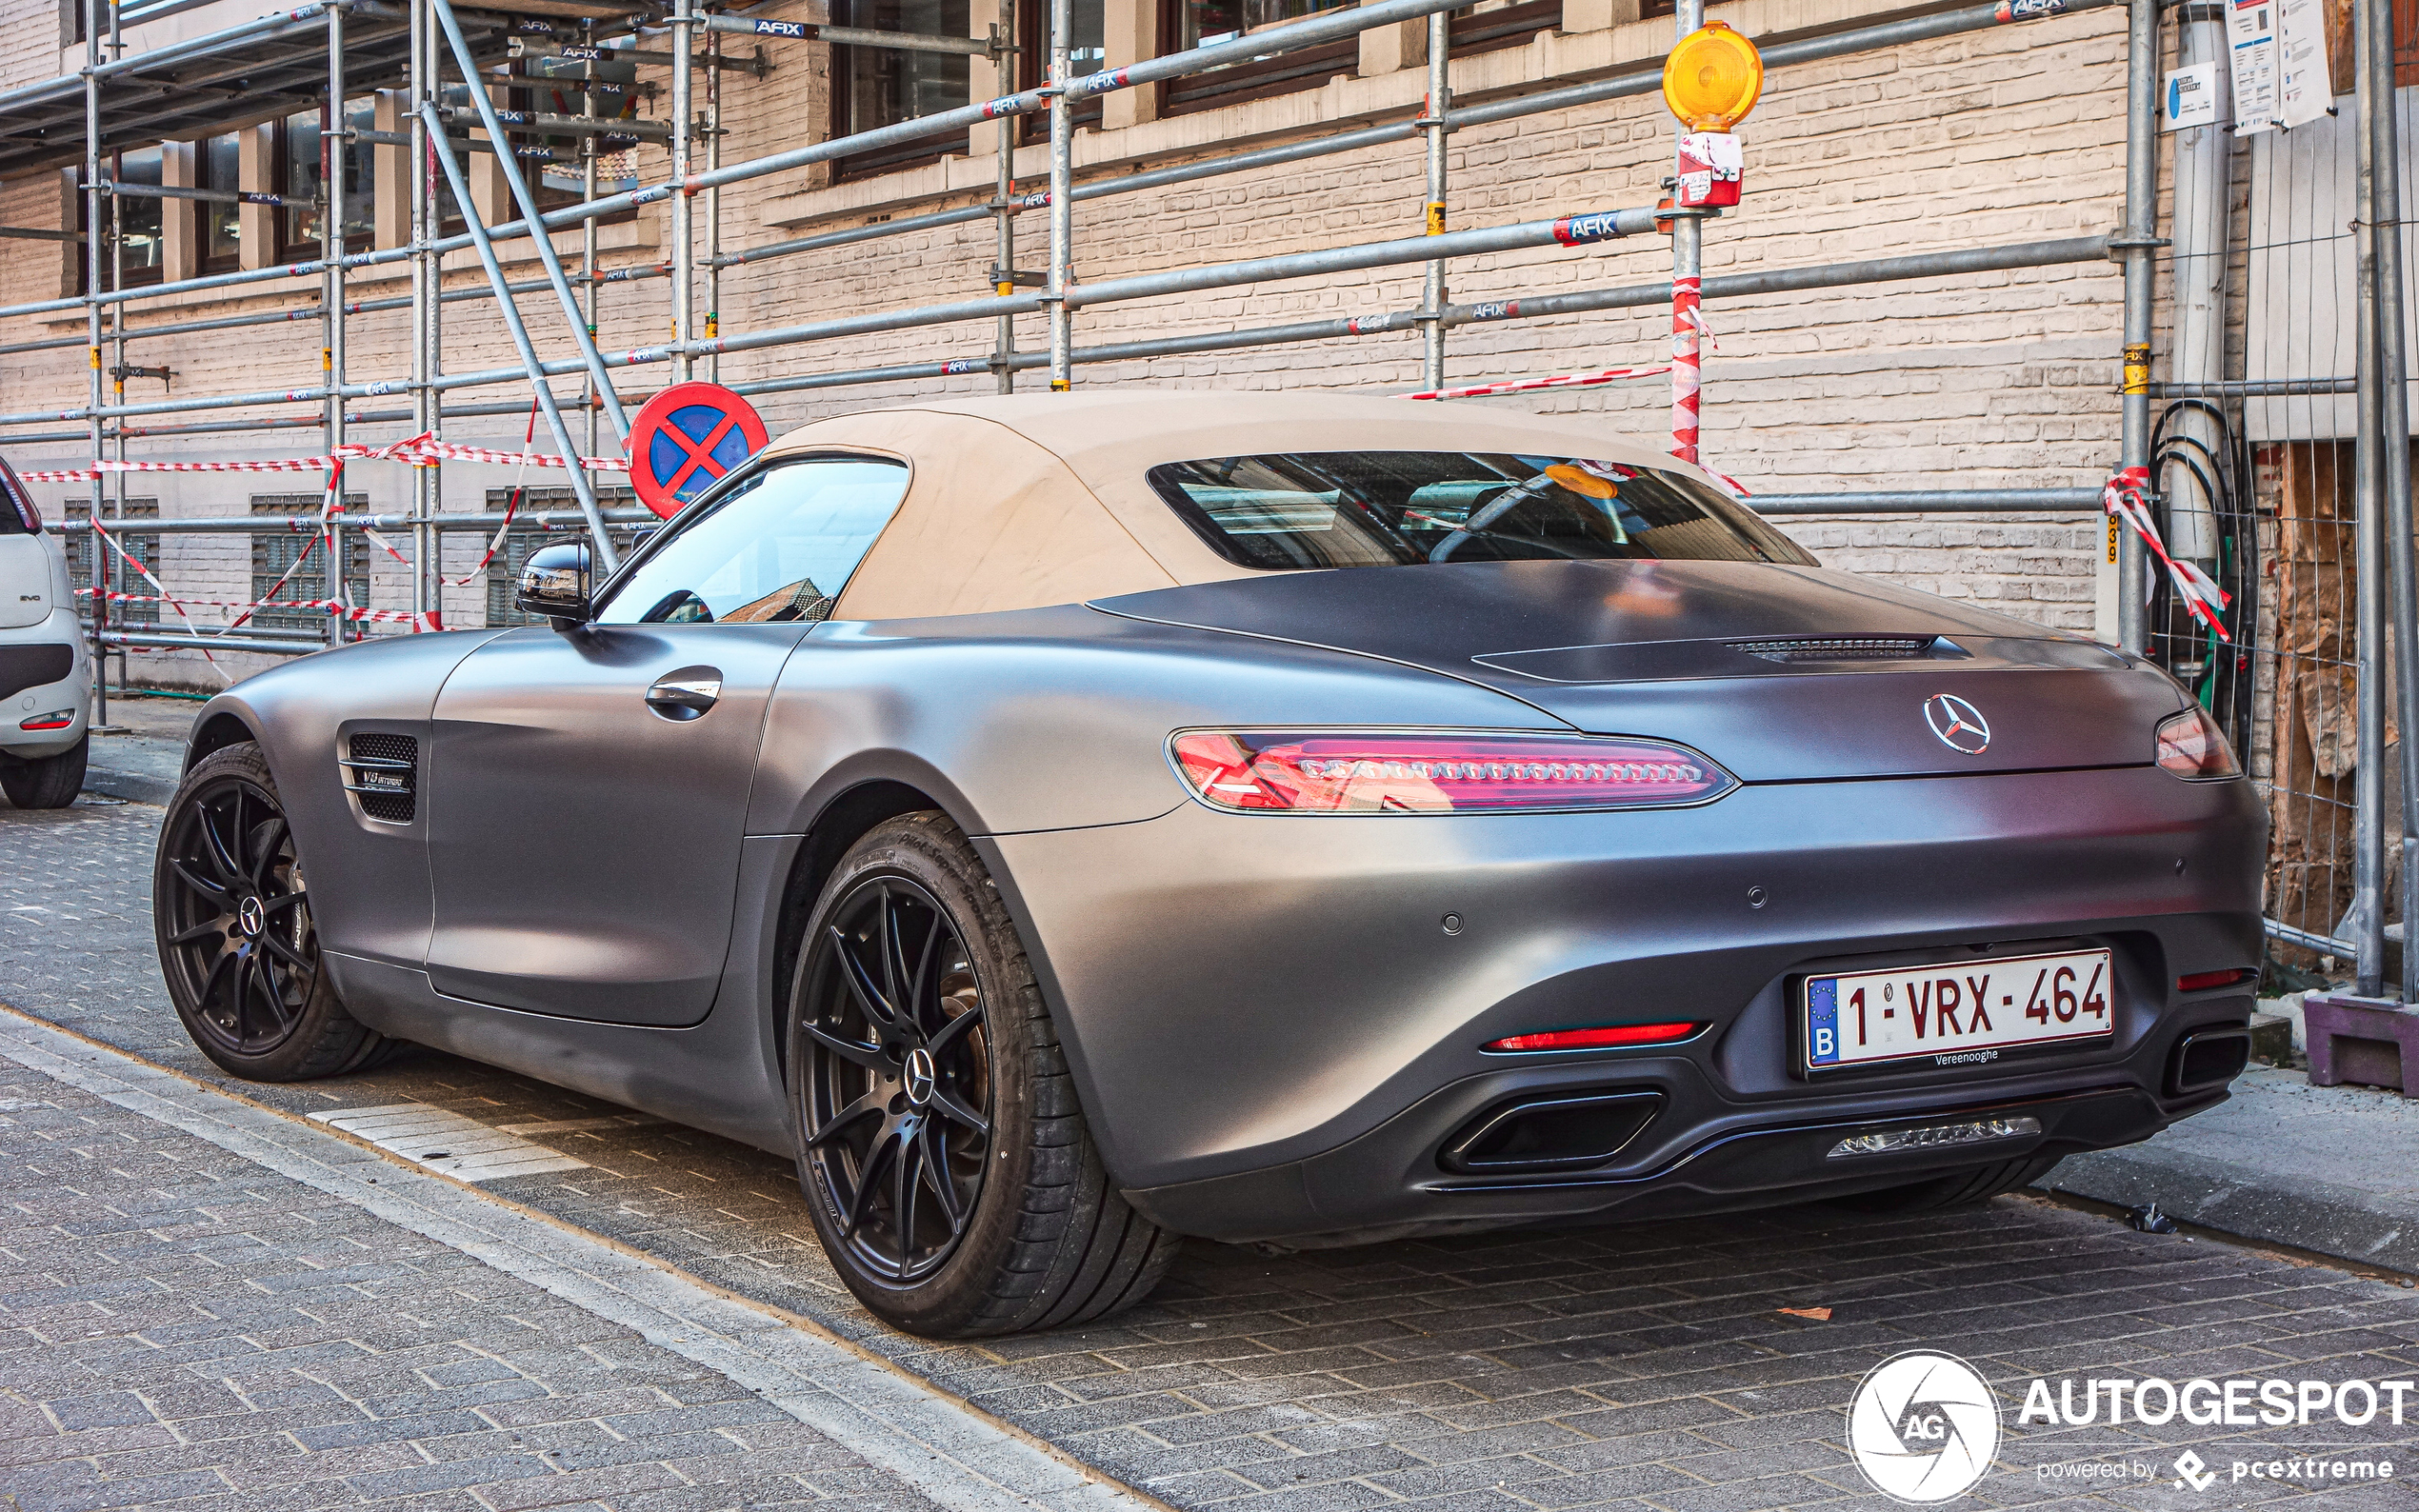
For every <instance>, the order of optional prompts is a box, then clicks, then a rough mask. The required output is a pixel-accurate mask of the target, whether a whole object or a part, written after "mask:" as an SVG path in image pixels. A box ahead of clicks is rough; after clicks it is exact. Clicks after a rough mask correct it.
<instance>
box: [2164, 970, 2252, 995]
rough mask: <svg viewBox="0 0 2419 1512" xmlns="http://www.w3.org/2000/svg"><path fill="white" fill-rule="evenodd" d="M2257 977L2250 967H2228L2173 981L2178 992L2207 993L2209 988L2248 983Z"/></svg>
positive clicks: (2195, 973) (2196, 973)
mask: <svg viewBox="0 0 2419 1512" xmlns="http://www.w3.org/2000/svg"><path fill="white" fill-rule="evenodd" d="M2257 975H2259V972H2258V971H2257V970H2256V969H2255V968H2253V967H2250V966H2229V968H2227V969H2226V970H2224V971H2195V972H2193V973H2192V974H2191V975H2190V976H2189V977H2177V978H2176V979H2175V990H2176V991H2178V992H2207V991H2208V990H2209V988H2211V987H2230V986H2232V985H2234V984H2235V983H2237V982H2249V980H2250V979H2251V978H2253V977H2255V976H2257Z"/></svg>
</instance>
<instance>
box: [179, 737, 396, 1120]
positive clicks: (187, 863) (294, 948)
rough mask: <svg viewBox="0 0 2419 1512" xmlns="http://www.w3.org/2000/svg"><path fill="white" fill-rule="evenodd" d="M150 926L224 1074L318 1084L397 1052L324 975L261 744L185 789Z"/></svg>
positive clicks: (182, 1014)
mask: <svg viewBox="0 0 2419 1512" xmlns="http://www.w3.org/2000/svg"><path fill="white" fill-rule="evenodd" d="M151 919H152V932H153V935H154V937H155V939H156V940H157V942H158V945H159V952H160V970H161V973H162V974H163V975H164V976H165V977H166V978H167V981H168V995H169V1001H170V1003H172V1004H174V1005H175V1007H176V1016H177V1017H178V1018H179V1019H181V1020H182V1021H184V1025H185V1032H186V1033H187V1034H189V1035H190V1036H191V1037H192V1040H193V1044H195V1045H196V1046H198V1047H199V1048H200V1050H201V1052H202V1053H203V1054H204V1055H206V1056H208V1057H210V1061H211V1062H212V1063H213V1064H216V1065H217V1066H218V1067H219V1068H220V1069H221V1070H224V1071H226V1072H228V1073H230V1075H234V1076H239V1077H242V1078H244V1079H245V1080H246V1081H250V1082H309V1081H313V1080H316V1079H318V1078H321V1077H329V1076H341V1075H343V1074H345V1073H346V1072H349V1071H357V1070H362V1069H366V1068H367V1067H369V1066H370V1065H372V1064H376V1063H377V1062H379V1061H382V1060H384V1059H386V1058H387V1057H388V1056H390V1055H391V1054H392V1053H393V1052H394V1050H395V1049H396V1048H397V1045H398V1042H396V1041H393V1040H390V1039H388V1038H387V1037H386V1036H385V1035H382V1034H379V1033H377V1032H376V1031H375V1030H373V1029H371V1028H370V1026H369V1025H365V1024H363V1023H362V1022H361V1021H360V1020H358V1019H356V1018H354V1017H353V1016H352V1015H351V1014H350V1013H348V1012H346V1011H345V1005H344V1004H343V1003H341V1002H339V1001H338V1000H337V997H336V986H335V983H334V982H333V981H332V980H330V976H329V973H328V972H327V971H326V970H324V969H322V967H321V965H320V958H319V936H318V931H317V929H316V928H315V927H314V925H313V924H312V922H311V917H310V897H309V893H308V887H307V879H306V878H305V876H304V873H303V869H302V859H301V857H300V856H299V855H298V854H297V853H296V851H295V848H294V840H293V834H292V831H291V830H290V828H289V827H288V826H287V824H286V811H285V807H284V806H283V805H282V804H281V803H280V802H279V800H278V797H277V780H276V778H274V777H273V776H271V775H270V770H269V762H268V759H267V758H266V757H264V756H262V755H261V751H260V747H259V746H256V745H254V744H252V743H251V742H250V741H246V742H244V743H242V744H239V745H234V746H227V747H225V748H223V749H220V750H216V751H213V752H211V753H210V755H209V756H206V757H204V758H203V759H202V760H201V761H200V762H198V763H196V764H195V765H194V766H193V769H192V770H191V771H190V772H188V773H186V775H185V780H184V781H183V782H182V783H180V784H178V785H177V788H176V794H175V796H174V797H172V798H170V800H169V804H168V816H167V818H166V820H165V821H163V822H162V824H161V825H160V840H159V849H158V852H157V854H156V856H155V858H154V860H153V862H152V866H151Z"/></svg>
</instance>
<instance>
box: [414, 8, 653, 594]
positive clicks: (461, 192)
mask: <svg viewBox="0 0 2419 1512" xmlns="http://www.w3.org/2000/svg"><path fill="white" fill-rule="evenodd" d="M430 4H432V5H442V4H444V0H430ZM471 92H472V93H473V94H475V93H477V85H476V84H475V82H474V83H473V85H472V87H471ZM421 109H422V111H423V112H425V116H426V118H427V120H428V122H429V140H430V144H431V145H432V146H433V147H434V148H435V149H436V154H437V162H438V164H439V166H441V167H442V168H443V169H445V177H446V182H447V183H448V184H449V185H450V186H452V189H453V197H454V200H455V201H456V202H457V203H458V204H459V205H460V206H461V208H462V220H463V224H465V225H466V226H468V227H469V228H470V240H471V245H472V246H474V247H476V248H477V249H479V266H480V267H482V268H484V269H486V270H487V275H488V282H489V283H490V284H492V285H494V286H495V287H496V288H497V289H498V290H499V295H500V297H498V299H497V300H496V308H497V310H499V311H500V312H501V313H502V314H503V316H504V325H505V328H506V329H507V330H509V331H510V332H511V334H512V348H513V349H514V350H515V351H517V352H519V353H520V354H521V366H522V367H523V368H526V369H527V370H528V372H529V375H530V388H532V389H534V390H535V391H536V394H537V406H538V408H539V409H540V410H541V411H543V412H544V414H545V415H546V428H547V433H548V434H550V435H551V436H552V437H553V438H554V445H555V446H556V447H557V448H559V449H560V451H561V453H562V454H563V455H564V456H565V457H567V458H576V457H578V455H579V453H578V452H577V451H576V450H574V449H573V448H572V446H571V430H570V426H568V425H567V424H565V423H564V420H563V411H562V409H561V408H558V407H557V406H556V405H555V403H554V388H553V386H552V385H551V384H550V383H549V382H548V381H547V375H546V368H545V367H544V365H543V364H541V363H540V362H539V361H538V359H537V348H536V347H535V346H533V345H532V344H531V343H530V328H529V327H527V326H526V325H523V324H522V322H521V307H520V306H519V305H518V304H516V303H514V302H513V299H512V297H511V296H510V294H501V293H500V291H501V290H502V289H503V288H504V266H503V265H502V264H501V263H499V262H497V261H496V256H495V244H494V243H492V242H490V241H489V240H488V233H487V228H486V226H484V225H483V224H481V223H480V220H479V208H478V206H477V205H476V204H474V203H472V201H471V199H470V185H469V183H468V182H466V181H465V180H464V179H463V177H462V163H461V160H460V159H458V158H456V157H455V156H454V155H453V148H452V146H451V144H450V143H448V142H447V141H446V139H445V133H444V132H443V131H442V130H441V129H439V123H438V121H437V119H436V107H435V106H434V105H424V106H422V107H421ZM567 470H568V471H569V472H570V475H571V492H572V493H573V495H574V496H576V497H577V498H578V499H579V502H580V513H581V514H583V515H585V516H587V518H588V527H589V534H590V538H591V539H592V541H593V543H594V545H593V549H594V551H595V555H596V563H597V566H598V567H599V568H600V569H601V570H602V571H604V572H610V571H612V570H613V569H614V568H615V567H618V566H620V565H621V564H620V561H619V559H618V558H616V557H615V556H614V554H613V543H612V541H611V539H610V537H608V536H607V535H606V533H605V519H604V516H602V515H600V514H598V513H597V511H596V487H595V485H594V484H593V483H592V482H591V481H590V478H589V476H588V469H587V468H584V467H574V468H569V469H567Z"/></svg>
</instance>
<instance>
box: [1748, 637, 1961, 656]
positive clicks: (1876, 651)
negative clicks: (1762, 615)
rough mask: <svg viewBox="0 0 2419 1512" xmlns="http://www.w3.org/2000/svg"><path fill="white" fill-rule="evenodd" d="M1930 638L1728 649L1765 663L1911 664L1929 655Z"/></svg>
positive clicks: (1806, 641) (1812, 640)
mask: <svg viewBox="0 0 2419 1512" xmlns="http://www.w3.org/2000/svg"><path fill="white" fill-rule="evenodd" d="M1934 639H1935V637H1933V636H1929V635H1854V636H1848V635H1824V636H1801V637H1797V638H1794V639H1791V640H1786V641H1732V642H1731V643H1730V649H1732V650H1734V651H1745V652H1746V653H1747V654H1748V655H1749V656H1760V657H1762V658H1763V659H1764V660H1766V661H1768V662H1911V661H1915V660H1917V659H1919V658H1922V657H1925V656H1929V654H1931V649H1932V642H1933V640H1934Z"/></svg>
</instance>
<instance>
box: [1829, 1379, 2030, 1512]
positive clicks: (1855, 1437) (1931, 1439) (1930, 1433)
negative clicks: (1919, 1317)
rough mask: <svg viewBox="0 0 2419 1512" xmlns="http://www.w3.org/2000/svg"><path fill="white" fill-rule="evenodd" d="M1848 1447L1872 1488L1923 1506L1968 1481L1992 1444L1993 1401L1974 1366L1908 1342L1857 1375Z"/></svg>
mask: <svg viewBox="0 0 2419 1512" xmlns="http://www.w3.org/2000/svg"><path fill="white" fill-rule="evenodd" d="M1848 1449H1849V1454H1851V1455H1853V1456H1854V1457H1855V1460H1856V1468H1857V1469H1859V1470H1861V1471H1863V1472H1864V1475H1865V1479H1866V1480H1867V1481H1869V1482H1871V1483H1872V1487H1873V1489H1874V1490H1876V1491H1879V1492H1880V1493H1881V1494H1882V1495H1884V1496H1886V1497H1889V1499H1890V1500H1891V1501H1893V1502H1906V1503H1908V1504H1909V1505H1910V1506H1925V1505H1929V1504H1930V1503H1932V1502H1946V1501H1948V1500H1949V1498H1950V1497H1953V1496H1956V1495H1959V1494H1960V1493H1962V1492H1964V1491H1966V1490H1967V1489H1969V1488H1970V1487H1971V1486H1972V1485H1973V1484H1974V1482H1977V1481H1980V1480H1981V1479H1982V1478H1983V1477H1984V1476H1985V1475H1986V1474H1988V1473H1989V1470H1990V1460H1991V1456H1993V1455H1995V1454H1997V1453H1998V1452H1999V1405H1998V1403H1997V1402H1996V1401H1995V1400H1994V1399H1993V1398H1992V1397H1991V1394H1990V1388H1989V1386H1988V1385H1985V1384H1984V1383H1983V1379H1982V1377H1981V1376H1979V1375H1977V1374H1975V1372H1974V1368H1973V1366H1971V1365H1969V1364H1968V1363H1965V1362H1964V1361H1962V1360H1960V1359H1958V1358H1957V1357H1956V1356H1954V1355H1944V1354H1937V1353H1934V1352H1933V1351H1931V1350H1929V1349H1910V1350H1909V1351H1907V1352H1906V1353H1905V1354H1898V1355H1892V1356H1890V1357H1889V1359H1888V1360H1885V1361H1883V1362H1882V1363H1880V1364H1878V1365H1875V1366H1874V1367H1873V1368H1872V1369H1871V1370H1870V1371H1869V1372H1867V1373H1866V1376H1865V1379H1864V1380H1863V1381H1861V1382H1858V1383H1857V1385H1856V1395H1855V1396H1854V1397H1852V1398H1850V1399H1849V1405H1848Z"/></svg>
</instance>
